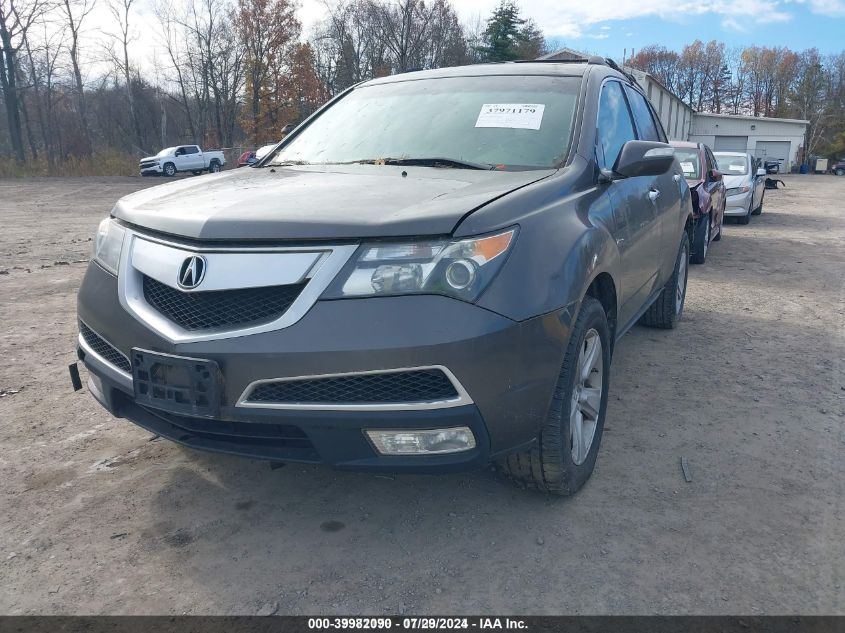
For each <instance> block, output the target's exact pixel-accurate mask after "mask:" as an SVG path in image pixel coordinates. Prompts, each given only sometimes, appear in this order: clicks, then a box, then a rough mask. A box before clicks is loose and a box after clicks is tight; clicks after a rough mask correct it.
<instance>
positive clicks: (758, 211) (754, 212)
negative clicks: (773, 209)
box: [751, 190, 766, 215]
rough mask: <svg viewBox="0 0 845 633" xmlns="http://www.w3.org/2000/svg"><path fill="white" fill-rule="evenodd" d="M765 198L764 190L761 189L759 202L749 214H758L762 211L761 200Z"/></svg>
mask: <svg viewBox="0 0 845 633" xmlns="http://www.w3.org/2000/svg"><path fill="white" fill-rule="evenodd" d="M765 198H766V191H765V190H763V195H762V196H760V204H758V205H757V208H756V209H754V211H752V212H751V215H760V214H762V213H763V200H764V199H765Z"/></svg>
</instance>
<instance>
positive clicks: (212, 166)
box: [208, 160, 220, 174]
mask: <svg viewBox="0 0 845 633" xmlns="http://www.w3.org/2000/svg"><path fill="white" fill-rule="evenodd" d="M219 171H220V163H218V162H217V161H216V160H213V161H211V163H209V165H208V173H209V174H216V173H217V172H219Z"/></svg>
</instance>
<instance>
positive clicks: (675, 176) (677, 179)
mask: <svg viewBox="0 0 845 633" xmlns="http://www.w3.org/2000/svg"><path fill="white" fill-rule="evenodd" d="M672 179H673V180H674V181H675V182H681V174H675V175H674V176H672Z"/></svg>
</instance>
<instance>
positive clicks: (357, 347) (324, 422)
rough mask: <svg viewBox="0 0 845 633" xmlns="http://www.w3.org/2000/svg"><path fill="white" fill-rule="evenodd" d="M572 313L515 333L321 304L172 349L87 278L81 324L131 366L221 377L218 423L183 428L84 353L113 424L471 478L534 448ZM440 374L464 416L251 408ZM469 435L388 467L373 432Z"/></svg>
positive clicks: (274, 453) (423, 300) (437, 311)
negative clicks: (271, 400) (327, 386)
mask: <svg viewBox="0 0 845 633" xmlns="http://www.w3.org/2000/svg"><path fill="white" fill-rule="evenodd" d="M571 312H572V311H571V310H567V309H565V310H561V311H559V312H555V313H550V314H547V315H543V316H540V317H536V318H534V319H529V320H527V321H524V322H515V321H512V320H510V319H507V318H505V317H503V316H501V315H498V314H495V313H493V312H490V311H488V310H485V309H483V308H479V307H477V306H474V305H470V304H467V303H464V302H461V301H456V300H453V299H448V298H445V297H438V296H409V297H391V298H379V299H349V300H340V301H318V302H317V303H316V304H315V305H314V306H313V307H312V308H311V310H310V311H309V312H308V313H307V314H306V315H305V316H304V317H303V318H302V319H301V320H300V321H298V322H297V323H295V324H294V325H291V326H289V327H286V328H283V329H279V330H275V331H270V332H263V333H260V334H252V335H248V336H241V337H237V338H230V339H220V340H210V341H201V342H192V343H173V342H170V341H168V340H166V339H165V338H163V337H161V336H159V335H157V334H156V333H155V332H154V331H152V330H150V329H149V328H147V327H146V326H144V325H143V324H141V323H140V322H139V321H137V320H136V319H135V318H134V317H132V316H131V315H130V314H129V313H127V312H125V311H124V309H123V308H122V307H121V305H120V303H119V301H118V297H117V280H116V279H115V278H114V277H113V276H112V275H110V274H109V273H106V272H105V271H103V270H102V269H101V268H99V266H97V265H96V264H92V265H91V266H90V267H89V270H88V272H87V274H86V277H85V280H84V281H83V285H82V288H81V290H80V293H79V316H80V319H81V320H83V321H84V322H85V323H86V324H87V325H88V327H90V328H91V329H92V330H94V331H95V332H97V333H98V334H99V335H100V336H101V337H103V338H105V339H106V340H108V341H109V343H111V345H113V346H114V347H115V348H116V349H117V350H119V351H120V352H121V353H123V354H124V355H125V356H127V357H131V350H132V348H142V349H147V350H151V351H157V352H161V353H166V354H174V355H179V356H188V357H192V358H203V359H208V360H213V361H214V362H216V363H217V364H218V365H219V367H220V370H221V372H222V374H223V389H222V394H221V406H220V409H219V414H218V415H217V416H216V417H215V418H213V419H211V418H197V417H186V416H180V415H176V414H172V413H163V412H160V411H156V410H154V409H150V408H145V407H142V406H140V405H139V404H137V403H136V402H135V399H134V390H133V384H132V378H131V376H130V375H129V374H128V373H126V372H121V371H119V370H117V369H116V368H115V367H113V366H110V365H109V364H108V363H107V362H104V361H103V359H102V357H99V356H98V355H97V354H92V353H91V350H90V348H89V349H87V350H86V349H85V348H84V347H82V348H81V352H80V356H81V358H82V360H83V361H84V363H85V365H86V367H87V368H88V370H89V372H90V373H91V374H92V375H93V376H94V377H95V380H94V381H92V384H91V387H92V388H91V391H92V393H93V395H94V396H95V397H96V398H97V400H98V401H100V403H101V404H102V405H103V406H104V407H105V408H106V409H108V410H109V411H110V412H111V413H112V414H113V415H115V416H118V417H122V418H126V419H128V420H130V421H132V422H134V423H136V424H138V425H139V426H142V427H144V428H146V429H148V430H150V431H151V432H153V433H157V434H159V435H161V436H163V437H166V438H168V439H171V440H173V441H175V442H179V443H181V444H184V445H186V446H190V447H192V448H197V449H202V450H209V451H216V452H222V453H230V454H234V455H241V456H245V457H252V458H260V459H269V460H274V461H296V462H309V463H322V464H327V465H331V466H334V467H338V468H350V469H362V470H388V471H408V472H445V471H453V470H466V469H473V468H477V467H479V466H481V465H483V464H485V463H487V462H488V461H489V460H490V459H491V458H492V457H496V456H498V455H501V454H504V453H507V452H509V451H512V450H514V449H517V448H520V447H523V446H525V445H527V444H530V443H531V442H532V441H533V440H534V438H536V436H537V433H538V431H539V428H540V426H541V424H542V422H543V420H544V419H545V416H546V413H547V411H548V407H549V404H550V401H551V397H552V394H553V391H554V386H555V382H556V379H557V376H558V373H559V370H560V363H561V361H562V357H563V351H564V349H565V346H566V343H567V339H568V336H569V331H570V320H571ZM423 366H442V367H445V368H447V369H448V370H449V372H450V373H451V374H452V375H454V377H455V379H456V380H457V381H458V382H459V384H460V386H461V387H462V388H463V389H465V390H466V393H467V394H468V395H469V402H467V401H461V402H459V403H456V405H455V406H449V407H443V408H434V409H413V408H410V409H401V410H374V409H371V410H360V409H357V410H333V409H331V408H326V409H322V410H321V409H320V408H308V409H295V408H288V409H284V408H257V407H249V406H243V402H241V400H242V396H243V394H244V392H245V390H246V389H247V387H248V386H249V385H250V384H252V383H254V382H256V381H261V380H266V379H273V378H283V377H295V376H296V377H299V376H319V375H324V374H335V373H342V372H349V373H355V372H367V371H373V370H385V369H396V368H413V367H423ZM457 426H467V427H469V428H470V429H471V430H472V432H473V434H474V436H475V439H476V446H475V448H474V449H472V450H469V451H464V452H459V453H450V454H439V455H420V456H386V455H380V454H379V453H377V452H376V451H375V449H374V448H373V446H372V445H371V444H370V442H369V440H368V438H367V437H366V435H365V433H364V430H365V429H378V428H389V429H433V428H438V429H439V428H450V427H457Z"/></svg>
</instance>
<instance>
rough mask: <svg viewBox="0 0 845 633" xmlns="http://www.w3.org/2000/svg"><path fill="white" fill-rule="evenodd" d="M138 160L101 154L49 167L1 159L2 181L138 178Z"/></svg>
mask: <svg viewBox="0 0 845 633" xmlns="http://www.w3.org/2000/svg"><path fill="white" fill-rule="evenodd" d="M137 175H138V159H137V158H136V157H135V156H133V155H131V154H124V153H122V152H112V151H105V152H99V153H97V154H95V155H94V156H92V157H90V158H76V157H73V156H71V157H70V158H68V159H66V160H64V161H61V162H57V163H56V164H55V165H53V166H52V167H50V165H48V164H47V160H46V159H44V158H39V159H38V160H36V161H28V162H26V163H19V162H18V161H16V160H14V159H10V158H2V159H0V178H27V177H30V176H137Z"/></svg>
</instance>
